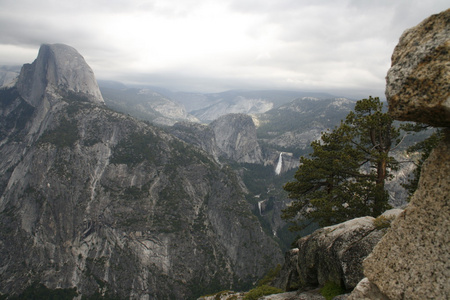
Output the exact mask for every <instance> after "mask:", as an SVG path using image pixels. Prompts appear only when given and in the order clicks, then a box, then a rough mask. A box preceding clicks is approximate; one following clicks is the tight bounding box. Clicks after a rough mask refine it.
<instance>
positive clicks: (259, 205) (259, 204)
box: [258, 201, 264, 216]
mask: <svg viewBox="0 0 450 300" xmlns="http://www.w3.org/2000/svg"><path fill="white" fill-rule="evenodd" d="M263 202H264V201H258V208H259V215H260V216H262V210H261V203H263Z"/></svg>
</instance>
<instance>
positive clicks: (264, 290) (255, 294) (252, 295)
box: [244, 285, 283, 300]
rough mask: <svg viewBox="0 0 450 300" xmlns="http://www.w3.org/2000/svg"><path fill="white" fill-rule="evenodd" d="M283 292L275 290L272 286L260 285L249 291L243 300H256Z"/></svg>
mask: <svg viewBox="0 0 450 300" xmlns="http://www.w3.org/2000/svg"><path fill="white" fill-rule="evenodd" d="M282 292H283V290H281V289H279V288H275V287H273V286H268V285H261V286H258V287H257V288H254V289H252V290H250V291H249V292H248V293H247V294H246V295H245V297H244V300H257V299H258V298H259V297H262V296H265V295H272V294H279V293H282Z"/></svg>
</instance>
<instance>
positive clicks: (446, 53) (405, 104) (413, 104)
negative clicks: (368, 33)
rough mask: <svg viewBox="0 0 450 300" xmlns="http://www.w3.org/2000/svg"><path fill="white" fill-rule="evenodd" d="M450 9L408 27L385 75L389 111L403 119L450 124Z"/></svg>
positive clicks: (397, 117)
mask: <svg viewBox="0 0 450 300" xmlns="http://www.w3.org/2000/svg"><path fill="white" fill-rule="evenodd" d="M449 61H450V9H448V10H447V11H445V12H442V13H441V14H439V15H433V16H431V17H429V18H428V19H426V20H424V21H423V22H422V23H420V24H419V25H417V26H416V27H414V28H411V29H408V30H406V31H405V32H404V33H403V35H402V36H401V37H400V41H399V43H398V44H397V46H396V47H395V50H394V53H393V54H392V66H391V68H390V69H389V72H388V74H387V77H386V82H387V86H386V98H387V99H388V102H389V112H390V113H391V114H392V116H393V117H394V118H396V119H397V120H402V121H415V122H423V123H427V124H430V125H432V126H447V127H449V126H450V65H449V63H448V62H449Z"/></svg>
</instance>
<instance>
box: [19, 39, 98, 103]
mask: <svg viewBox="0 0 450 300" xmlns="http://www.w3.org/2000/svg"><path fill="white" fill-rule="evenodd" d="M16 86H17V89H18V90H19V93H20V95H21V96H22V97H23V98H24V99H25V100H26V101H27V102H28V103H30V104H31V105H32V106H34V107H36V106H38V105H39V104H40V101H42V98H43V97H44V95H45V94H52V93H56V94H62V93H63V94H66V95H68V94H69V93H71V92H72V93H76V94H78V95H83V96H85V97H87V98H88V99H89V100H90V101H92V102H94V103H98V104H102V103H104V101H103V97H102V94H101V93H100V90H99V88H98V85H97V81H96V80H95V76H94V72H93V71H92V69H91V68H90V67H89V65H88V64H87V63H86V61H85V60H84V58H83V56H81V55H80V54H79V53H78V51H77V50H75V49H74V48H72V47H70V46H67V45H63V44H52V45H49V44H44V45H42V46H41V48H40V49H39V54H38V57H37V59H36V60H35V61H34V62H33V63H32V64H25V65H24V66H23V67H22V70H21V72H20V75H19V79H18V82H17V85H16ZM45 96H46V97H48V96H49V95H45Z"/></svg>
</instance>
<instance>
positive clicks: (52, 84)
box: [0, 45, 281, 299]
mask: <svg viewBox="0 0 450 300" xmlns="http://www.w3.org/2000/svg"><path fill="white" fill-rule="evenodd" d="M74 51H75V50H74V49H73V48H70V47H67V46H64V45H44V46H42V48H41V50H40V53H39V56H38V59H37V60H36V61H35V62H34V63H33V64H31V65H27V66H24V68H23V69H22V73H21V75H20V80H19V83H18V85H17V86H16V87H15V88H11V89H6V90H0V100H1V102H0V103H1V106H0V114H1V116H2V118H1V121H0V138H1V140H0V156H1V157H2V160H1V161H0V170H1V174H2V175H1V176H0V214H1V218H0V256H1V257H2V259H1V260H0V287H1V288H0V293H3V294H5V293H18V292H20V291H22V290H23V289H24V288H25V287H26V286H29V285H30V284H32V283H34V282H39V283H43V284H44V285H45V286H47V287H48V288H52V289H53V288H57V287H58V288H72V287H76V288H77V292H78V293H80V294H83V295H94V294H95V295H107V296H116V297H119V298H133V299H148V298H152V299H168V298H176V299H188V298H191V297H193V296H196V295H200V294H205V293H208V292H209V291H214V290H220V289H225V288H230V287H233V286H238V285H240V284H245V283H249V282H252V281H254V280H255V279H256V278H258V277H261V276H262V275H263V274H264V273H265V272H266V270H267V268H268V267H271V266H270V265H268V264H267V262H268V261H272V260H274V261H275V262H276V261H279V260H280V259H281V254H280V251H279V249H278V246H277V245H276V244H275V243H274V242H273V241H272V240H271V239H270V238H268V237H267V236H266V235H265V234H264V233H263V231H262V229H261V226H260V224H259V222H258V221H257V219H256V218H255V217H254V216H253V215H252V213H251V211H250V208H249V207H248V204H247V203H246V201H245V199H244V195H243V191H242V188H241V186H240V185H239V181H238V180H237V178H236V177H235V175H234V173H233V172H231V171H230V170H228V169H227V168H221V167H220V166H219V165H218V164H217V163H216V162H215V161H214V160H213V159H212V157H211V156H208V155H207V154H206V153H205V152H203V151H201V150H199V149H196V148H193V147H192V146H189V145H188V144H186V143H184V142H182V141H181V140H179V139H177V138H175V137H174V136H172V135H170V134H167V133H165V132H164V131H162V130H160V129H157V128H155V127H152V126H148V125H146V124H144V123H141V122H137V121H136V120H135V119H133V118H131V117H127V116H124V115H122V114H119V113H115V112H112V111H110V110H108V109H107V108H105V107H104V105H103V101H102V98H101V96H99V95H98V94H97V90H98V88H96V83H93V82H91V80H92V79H93V77H92V76H93V75H92V74H91V71H90V68H89V69H88V68H87V67H86V66H87V65H83V63H84V61H80V57H81V56H80V55H79V54H77V53H74ZM75 52H76V51H75ZM66 60H67V61H66ZM45 62H47V63H45ZM79 64H82V66H79ZM91 75H92V76H91ZM42 76H44V77H42ZM27 84H29V85H31V86H28V85H27ZM36 95H39V98H38V99H36V98H35V96H36ZM219 271H220V272H219Z"/></svg>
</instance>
